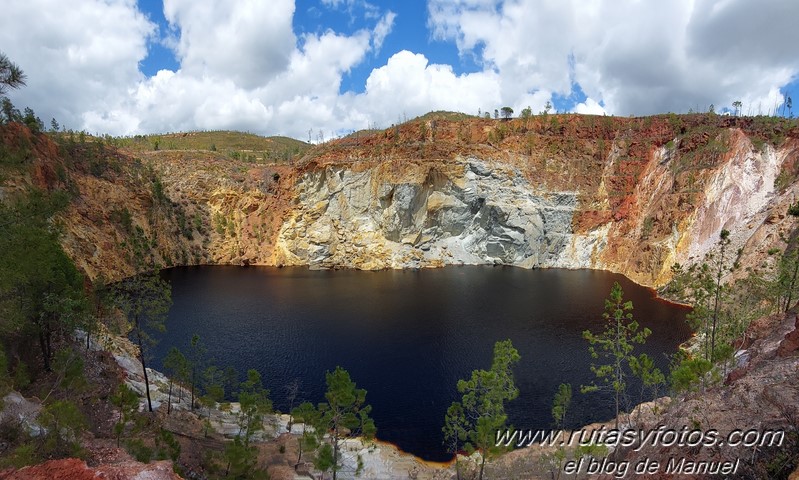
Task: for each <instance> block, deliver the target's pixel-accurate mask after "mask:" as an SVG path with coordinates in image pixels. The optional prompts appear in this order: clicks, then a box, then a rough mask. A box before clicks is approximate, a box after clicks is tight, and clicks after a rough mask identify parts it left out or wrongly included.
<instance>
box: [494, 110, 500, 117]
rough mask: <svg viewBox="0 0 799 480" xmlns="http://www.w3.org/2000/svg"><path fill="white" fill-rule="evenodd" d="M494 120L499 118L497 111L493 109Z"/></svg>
mask: <svg viewBox="0 0 799 480" xmlns="http://www.w3.org/2000/svg"><path fill="white" fill-rule="evenodd" d="M494 118H495V119H497V118H499V110H497V109H496V108H495V109H494Z"/></svg>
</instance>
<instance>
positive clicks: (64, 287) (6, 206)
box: [0, 190, 87, 371]
mask: <svg viewBox="0 0 799 480" xmlns="http://www.w3.org/2000/svg"><path fill="white" fill-rule="evenodd" d="M67 202H68V197H67V196H66V195H65V194H63V193H61V192H56V193H51V194H49V193H45V192H41V191H38V190H30V191H28V192H25V193H23V194H21V195H19V196H16V197H12V198H11V199H10V200H9V201H7V202H5V203H0V251H2V252H3V255H0V312H2V313H3V315H2V316H0V329H1V330H2V331H3V332H4V333H5V334H6V335H10V334H14V335H17V334H21V335H23V336H27V337H32V338H34V339H36V340H38V344H39V348H40V349H41V354H42V363H43V366H44V369H45V370H46V371H50V369H51V368H50V367H51V365H50V362H51V360H52V358H53V354H54V352H55V349H54V347H53V343H54V341H55V340H56V339H57V337H60V336H64V335H66V334H71V333H72V332H73V330H74V328H75V326H76V325H77V323H78V322H79V320H80V319H81V318H82V316H83V315H84V313H85V312H86V309H87V302H86V297H85V294H84V291H83V276H82V275H81V274H80V273H79V272H78V269H77V268H76V267H75V264H74V263H73V262H72V260H71V259H70V258H69V257H68V256H67V254H66V253H65V252H64V250H63V249H62V248H61V245H60V244H59V241H58V240H59V236H60V231H59V229H58V226H57V225H58V224H57V223H56V222H53V221H52V220H51V218H52V216H53V215H55V214H56V213H57V212H58V211H60V210H61V209H63V208H64V207H65V206H66V204H67ZM20 259H25V261H20Z"/></svg>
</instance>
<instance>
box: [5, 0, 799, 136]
mask: <svg viewBox="0 0 799 480" xmlns="http://www.w3.org/2000/svg"><path fill="white" fill-rule="evenodd" d="M3 10H4V11H3V13H2V15H0V52H3V53H5V54H6V55H7V56H8V57H9V58H10V59H11V60H12V61H13V62H15V63H16V64H17V65H19V66H20V67H21V68H22V70H23V71H24V72H25V73H26V75H27V86H26V87H24V88H22V89H19V90H15V91H12V92H11V94H10V95H9V96H10V97H11V99H12V101H13V102H14V103H15V105H17V107H18V108H23V107H25V106H30V107H31V108H33V109H34V110H35V112H36V113H37V115H38V116H39V117H41V118H42V119H43V120H44V121H45V123H48V124H49V121H50V119H51V118H55V119H56V120H57V121H58V122H59V123H60V124H61V125H62V126H64V127H66V128H71V129H76V130H86V131H88V132H90V133H108V134H111V135H134V134H146V133H165V132H176V131H190V130H218V129H226V130H227V129H231V130H241V131H248V132H253V133H258V134H262V135H286V136H290V137H294V138H298V139H301V140H306V141H307V140H308V139H309V138H310V139H311V140H312V141H317V140H318V139H319V138H322V137H324V138H333V137H335V136H339V135H344V134H346V133H349V132H351V131H352V130H359V129H362V128H370V127H372V128H374V127H377V128H385V127H388V126H390V125H392V124H395V123H397V122H401V121H404V120H405V119H410V118H413V117H415V116H418V115H422V114H424V113H426V112H429V111H433V110H450V111H460V112H465V113H469V114H475V115H476V114H478V113H479V112H485V111H489V112H493V111H494V109H499V108H502V107H504V106H509V107H511V108H513V109H514V111H515V112H516V113H517V114H518V113H519V112H521V110H522V109H524V108H525V107H530V108H531V109H532V111H533V112H534V113H537V112H540V111H542V110H543V109H544V106H545V105H546V104H547V102H551V103H552V104H553V106H554V109H555V110H557V111H563V112H577V113H591V114H600V115H601V114H607V115H621V116H628V115H648V114H655V113H666V112H676V113H684V112H689V111H706V110H707V109H708V108H709V107H710V106H711V105H713V106H714V107H715V110H716V111H717V112H722V113H723V112H725V111H726V110H728V109H731V108H732V103H733V102H735V101H741V102H742V104H743V108H742V110H743V113H744V114H751V115H755V114H770V113H773V112H774V111H776V112H777V114H783V112H784V114H785V115H789V111H788V109H787V108H784V107H785V105H784V103H785V98H786V97H788V96H790V97H792V99H793V98H795V99H796V101H797V102H799V48H796V45H799V28H796V26H795V20H796V19H797V18H799V2H797V1H793V0H758V1H757V2H753V1H751V0H718V1H711V0H669V1H658V0H651V1H647V0H427V1H423V0H402V1H396V0H394V1H390V0H296V1H294V0H219V1H212V0H207V1H198V0H138V1H136V0H74V1H69V2H64V1H63V0H24V1H21V0H13V1H11V2H6V3H5V5H4V6H3ZM793 113H794V114H799V104H797V106H796V108H795V109H794V112H793ZM309 132H310V133H309Z"/></svg>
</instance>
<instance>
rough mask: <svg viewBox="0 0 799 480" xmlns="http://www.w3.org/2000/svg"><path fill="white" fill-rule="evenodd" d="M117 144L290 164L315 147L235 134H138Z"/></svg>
mask: <svg viewBox="0 0 799 480" xmlns="http://www.w3.org/2000/svg"><path fill="white" fill-rule="evenodd" d="M114 143H115V144H116V145H118V146H120V147H122V148H125V149H126V150H129V151H133V152H146V151H150V150H196V151H204V150H205V151H209V152H221V153H222V154H226V155H229V156H231V157H233V158H240V159H242V160H247V161H250V162H259V163H267V162H270V163H273V162H284V163H290V162H291V160H292V159H293V158H295V157H298V156H301V155H302V154H303V153H304V152H305V151H307V150H308V149H309V148H310V147H311V145H309V144H307V143H305V142H301V141H299V140H295V139H293V138H288V137H262V136H260V135H255V134H252V133H244V132H231V131H209V132H202V131H200V132H184V133H166V134H158V135H136V136H133V137H122V138H117V139H114Z"/></svg>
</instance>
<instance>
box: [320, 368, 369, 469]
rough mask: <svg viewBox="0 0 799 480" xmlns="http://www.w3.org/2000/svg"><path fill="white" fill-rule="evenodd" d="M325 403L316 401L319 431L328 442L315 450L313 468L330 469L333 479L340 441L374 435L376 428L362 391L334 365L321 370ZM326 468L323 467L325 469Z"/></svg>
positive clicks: (364, 392) (337, 466)
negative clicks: (331, 369) (315, 459)
mask: <svg viewBox="0 0 799 480" xmlns="http://www.w3.org/2000/svg"><path fill="white" fill-rule="evenodd" d="M325 383H326V384H327V392H325V399H326V400H327V402H324V403H320V404H319V407H318V408H319V413H320V416H319V424H318V428H319V429H320V431H323V432H324V431H326V432H329V433H330V444H327V443H325V444H323V445H322V447H320V449H319V450H318V451H317V462H318V464H317V468H320V467H321V468H320V469H321V470H322V471H326V470H329V469H332V470H333V480H336V477H337V472H338V471H339V470H340V469H341V465H340V464H339V462H340V460H341V443H342V442H343V441H344V439H346V438H350V437H357V436H363V437H364V438H366V439H371V438H373V437H374V435H375V432H376V431H377V429H376V428H375V423H374V420H372V418H371V417H369V413H370V412H371V411H372V407H371V406H370V405H367V404H366V390H363V389H360V388H357V386H356V384H355V382H353V381H352V379H351V378H350V374H349V372H347V371H346V370H345V369H343V368H341V367H336V369H335V370H334V371H332V372H327V373H325ZM325 467H326V468H325Z"/></svg>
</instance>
